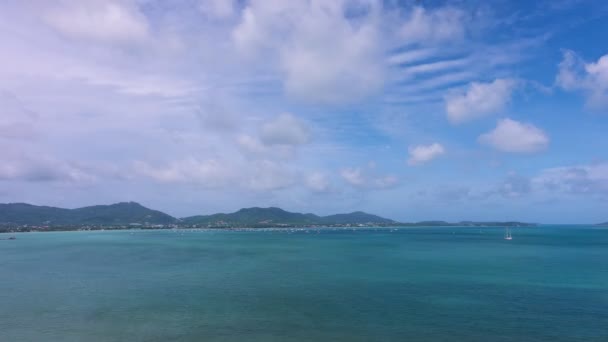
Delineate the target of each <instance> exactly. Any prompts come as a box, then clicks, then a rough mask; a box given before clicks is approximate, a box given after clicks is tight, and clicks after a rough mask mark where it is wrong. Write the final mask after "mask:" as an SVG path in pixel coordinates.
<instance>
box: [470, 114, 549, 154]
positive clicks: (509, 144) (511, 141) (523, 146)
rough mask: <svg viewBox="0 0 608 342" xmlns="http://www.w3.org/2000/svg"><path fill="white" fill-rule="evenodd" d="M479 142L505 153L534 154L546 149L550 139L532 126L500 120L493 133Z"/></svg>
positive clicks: (486, 135) (484, 135)
mask: <svg viewBox="0 0 608 342" xmlns="http://www.w3.org/2000/svg"><path fill="white" fill-rule="evenodd" d="M479 142H480V143H482V144H486V145H490V146H492V147H494V148H496V149H497V150H500V151H503V152H512V153H533V152H539V151H542V150H544V149H546V148H547V147H548V146H549V137H548V136H547V135H546V134H545V132H543V131H542V130H541V129H539V128H537V127H536V126H534V125H532V124H528V123H521V122H518V121H515V120H511V119H508V118H507V119H503V120H500V121H499V122H498V124H497V126H496V128H495V129H494V130H492V131H491V132H488V133H485V134H482V135H481V136H480V137H479Z"/></svg>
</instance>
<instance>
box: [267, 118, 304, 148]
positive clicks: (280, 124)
mask: <svg viewBox="0 0 608 342" xmlns="http://www.w3.org/2000/svg"><path fill="white" fill-rule="evenodd" d="M260 140H261V141H262V142H263V143H264V144H266V145H302V144H305V143H307V142H308V141H309V140H310V129H309V128H308V125H307V124H306V123H305V122H304V121H302V120H300V119H298V118H297V117H295V116H294V115H293V114H289V113H284V114H281V115H279V116H278V117H277V118H276V119H274V120H272V121H269V122H266V123H265V124H263V125H262V128H261V130H260Z"/></svg>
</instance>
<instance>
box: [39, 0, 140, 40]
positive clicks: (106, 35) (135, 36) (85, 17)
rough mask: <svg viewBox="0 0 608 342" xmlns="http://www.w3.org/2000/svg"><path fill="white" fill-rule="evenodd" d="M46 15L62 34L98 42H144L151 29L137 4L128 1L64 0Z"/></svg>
mask: <svg viewBox="0 0 608 342" xmlns="http://www.w3.org/2000/svg"><path fill="white" fill-rule="evenodd" d="M44 19H45V20H46V22H47V23H48V24H49V25H50V26H51V27H53V28H54V29H56V30H57V31H59V32H60V33H62V34H65V35H67V36H69V37H74V38H78V39H83V40H92V41H97V42H108V43H133V42H141V41H143V40H145V39H147V37H148V30H149V27H148V26H149V25H148V22H147V20H146V17H145V16H144V15H143V14H142V13H141V12H140V11H139V8H138V7H137V4H134V3H130V2H127V1H62V2H60V3H59V4H58V5H57V6H54V7H52V8H51V9H50V11H49V12H48V13H46V15H45V16H44Z"/></svg>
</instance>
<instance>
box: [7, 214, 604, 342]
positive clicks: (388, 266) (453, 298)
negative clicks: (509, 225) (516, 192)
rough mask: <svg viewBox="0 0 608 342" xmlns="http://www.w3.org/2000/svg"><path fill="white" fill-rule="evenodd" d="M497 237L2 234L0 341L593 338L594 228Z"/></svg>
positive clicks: (598, 248) (485, 230) (597, 325)
mask: <svg viewBox="0 0 608 342" xmlns="http://www.w3.org/2000/svg"><path fill="white" fill-rule="evenodd" d="M504 233H505V231H504V228H500V227H494V228H493V227H482V228H479V227H416V228H365V229H363V228H357V229H313V228H311V229H299V230H293V229H274V230H272V229H270V230H234V231H231V230H148V231H146V230H137V231H91V232H44V233H19V234H13V235H14V236H15V237H16V240H2V241H0V341H8V342H20V341H36V342H39V341H42V342H47V341H61V342H68V341H74V342H75V341H78V342H81V341H85V342H97V341H104V342H105V341H150V342H152V341H239V342H240V341H294V342H295V341H353V342H356V341H480V342H482V341H483V342H488V341H568V342H572V341H598V342H599V341H602V342H605V341H608V229H607V228H600V227H593V226H567V225H563V226H538V227H517V228H513V229H512V236H513V240H510V241H508V240H505V239H504V238H503V237H504ZM0 237H8V235H7V234H3V235H2V236H0Z"/></svg>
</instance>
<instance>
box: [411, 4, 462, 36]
mask: <svg viewBox="0 0 608 342" xmlns="http://www.w3.org/2000/svg"><path fill="white" fill-rule="evenodd" d="M466 19H467V16H466V13H465V12H464V11H462V10H460V9H458V8H454V7H440V8H437V9H433V10H427V9H425V8H424V7H420V6H416V7H414V8H413V9H412V10H411V12H410V14H409V16H408V17H407V19H406V21H405V23H403V25H402V26H401V29H400V31H399V33H400V38H401V39H403V41H404V42H405V43H420V44H428V43H438V42H449V41H454V40H460V39H462V38H464V36H465V33H466V31H465V28H466Z"/></svg>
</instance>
